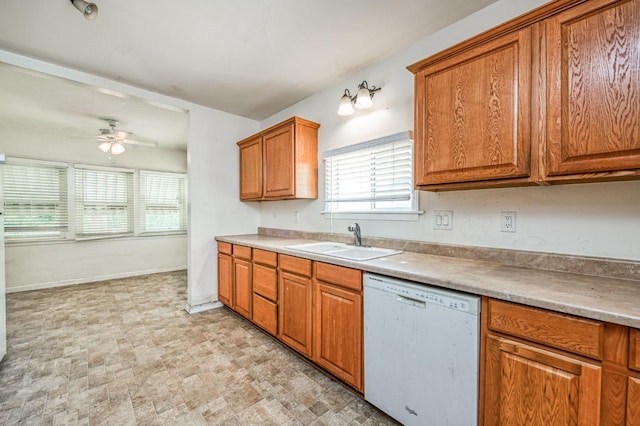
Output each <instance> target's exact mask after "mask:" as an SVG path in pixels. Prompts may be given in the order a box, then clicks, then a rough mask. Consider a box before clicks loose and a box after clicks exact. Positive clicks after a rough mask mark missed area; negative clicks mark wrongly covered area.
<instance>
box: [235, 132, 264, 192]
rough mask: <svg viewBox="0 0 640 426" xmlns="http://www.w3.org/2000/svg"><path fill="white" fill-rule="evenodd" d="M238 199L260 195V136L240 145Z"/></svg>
mask: <svg viewBox="0 0 640 426" xmlns="http://www.w3.org/2000/svg"><path fill="white" fill-rule="evenodd" d="M239 148H240V199H241V200H252V199H258V198H261V197H262V173H263V171H262V138H260V137H258V138H255V139H252V140H250V141H247V142H244V143H243V144H242V145H240V147H239Z"/></svg>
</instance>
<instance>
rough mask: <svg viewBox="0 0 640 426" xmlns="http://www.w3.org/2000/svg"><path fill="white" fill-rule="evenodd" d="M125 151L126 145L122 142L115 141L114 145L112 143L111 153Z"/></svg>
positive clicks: (115, 153) (116, 153)
mask: <svg viewBox="0 0 640 426" xmlns="http://www.w3.org/2000/svg"><path fill="white" fill-rule="evenodd" d="M124 151H125V149H124V145H122V144H121V143H120V142H114V143H113V145H111V153H112V154H113V155H118V154H122V153H123V152H124Z"/></svg>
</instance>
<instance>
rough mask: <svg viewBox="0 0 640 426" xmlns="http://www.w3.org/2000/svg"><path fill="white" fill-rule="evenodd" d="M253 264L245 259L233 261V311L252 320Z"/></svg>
mask: <svg viewBox="0 0 640 426" xmlns="http://www.w3.org/2000/svg"><path fill="white" fill-rule="evenodd" d="M251 272H252V265H251V262H250V261H248V260H244V259H233V278H234V287H233V309H234V310H235V311H236V312H237V313H239V314H240V315H242V316H244V317H246V318H248V319H251V304H252V303H251V302H252V299H253V290H252V288H251Z"/></svg>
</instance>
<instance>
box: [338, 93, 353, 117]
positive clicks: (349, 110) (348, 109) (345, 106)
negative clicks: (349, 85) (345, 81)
mask: <svg viewBox="0 0 640 426" xmlns="http://www.w3.org/2000/svg"><path fill="white" fill-rule="evenodd" d="M353 112H354V109H353V104H352V103H351V98H350V97H349V95H348V94H347V91H345V93H344V95H343V96H342V98H340V106H339V107H338V115H351V114H353Z"/></svg>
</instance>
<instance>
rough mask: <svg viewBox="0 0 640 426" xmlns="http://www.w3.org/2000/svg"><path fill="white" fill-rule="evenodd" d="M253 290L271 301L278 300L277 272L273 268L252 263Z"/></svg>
mask: <svg viewBox="0 0 640 426" xmlns="http://www.w3.org/2000/svg"><path fill="white" fill-rule="evenodd" d="M253 292H254V293H258V294H260V295H261V296H263V297H265V298H267V299H269V300H271V301H273V302H275V301H277V300H278V273H277V271H276V269H275V268H270V267H268V266H262V265H257V264H255V263H254V264H253Z"/></svg>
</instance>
